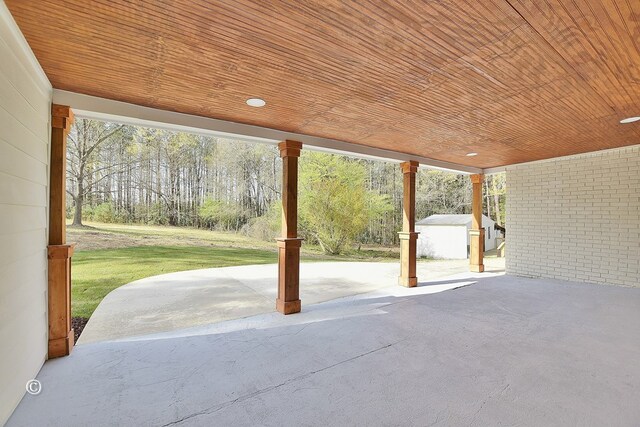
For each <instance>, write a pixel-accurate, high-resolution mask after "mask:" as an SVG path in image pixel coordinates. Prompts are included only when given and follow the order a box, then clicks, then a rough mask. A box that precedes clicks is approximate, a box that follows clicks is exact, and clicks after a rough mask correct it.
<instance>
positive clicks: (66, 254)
mask: <svg viewBox="0 0 640 427" xmlns="http://www.w3.org/2000/svg"><path fill="white" fill-rule="evenodd" d="M73 249H74V245H50V246H48V248H47V258H48V264H49V278H48V282H49V351H48V358H49V359H53V358H54V357H61V356H67V355H69V354H70V353H71V349H72V348H73V344H74V335H73V329H72V328H71V256H72V255H73Z"/></svg>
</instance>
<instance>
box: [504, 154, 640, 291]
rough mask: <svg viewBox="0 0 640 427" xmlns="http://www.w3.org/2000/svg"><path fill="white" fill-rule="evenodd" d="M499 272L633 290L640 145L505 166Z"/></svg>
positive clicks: (638, 277) (638, 249)
mask: <svg viewBox="0 0 640 427" xmlns="http://www.w3.org/2000/svg"><path fill="white" fill-rule="evenodd" d="M506 220H507V224H506V226H507V245H506V249H507V251H506V266H507V274H514V275H519V276H528V277H546V278H554V279H565V280H574V281H581V282H594V283H604V284H612V285H626V286H635V287H640V145H636V146H632V147H626V148H621V149H616V150H607V151H600V152H595V153H588V154H581V155H577V156H570V157H563V158H558V159H552V160H545V161H540V162H533V163H526V164H520V165H513V166H509V167H508V168H507V218H506Z"/></svg>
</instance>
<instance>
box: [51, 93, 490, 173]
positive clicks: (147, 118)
mask: <svg viewBox="0 0 640 427" xmlns="http://www.w3.org/2000/svg"><path fill="white" fill-rule="evenodd" d="M53 102H54V103H56V104H60V105H68V106H70V107H71V108H73V112H74V113H75V115H76V116H77V117H83V118H89V119H96V120H104V121H112V122H118V123H126V124H131V125H137V126H146V127H153V128H159V129H167V130H173V131H179V132H189V133H197V134H202V135H208V136H214V137H218V138H229V139H236V140H242V141H250V142H261V143H277V142H279V141H284V140H286V139H292V140H295V141H300V142H302V143H303V144H304V145H305V146H307V147H309V148H311V149H316V150H319V151H326V152H331V153H337V154H344V155H347V156H352V157H358V158H367V159H375V160H383V161H390V162H406V161H409V160H413V161H416V162H418V163H420V165H421V166H423V167H425V168H429V169H438V170H445V171H450V172H456V173H462V174H476V173H482V169H480V168H474V167H471V166H464V165H459V164H457V163H451V162H444V161H440V160H435V159H430V158H427V157H421V156H413V155H410V154H406V153H400V152H397V151H391V150H384V149H380V148H372V147H367V146H364V145H360V144H353V143H349V142H345V141H339V140H335V139H329V138H320V137H315V136H309V135H303V134H298V133H292V132H284V131H280V130H276V129H270V128H266V127H261V126H253V125H247V124H242V123H234V122H229V121H225V120H217V119H210V118H208V117H201V116H194V115H190V114H182V113H176V112H173V111H167V110H160V109H157V108H149V107H142V106H140V105H135V104H129V103H126V102H120V101H113V100H110V99H106V98H98V97H95V96H89V95H83V94H79V93H75V92H68V91H64V90H59V89H54V91H53Z"/></svg>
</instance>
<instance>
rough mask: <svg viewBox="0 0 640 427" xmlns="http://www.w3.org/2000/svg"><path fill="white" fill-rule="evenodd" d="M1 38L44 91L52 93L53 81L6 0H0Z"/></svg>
mask: <svg viewBox="0 0 640 427" xmlns="http://www.w3.org/2000/svg"><path fill="white" fill-rule="evenodd" d="M0 40H4V41H5V42H6V43H7V44H8V45H9V48H10V49H11V51H13V53H14V54H15V55H16V57H17V58H18V61H20V63H21V64H22V66H23V67H24V68H25V70H26V71H27V73H28V75H29V76H30V77H31V78H32V80H33V82H34V83H35V84H36V85H37V87H38V89H40V90H41V91H42V92H43V93H46V94H49V95H50V94H51V89H52V88H51V83H50V82H49V79H48V78H47V75H46V74H45V73H44V70H43V69H42V67H41V66H40V63H39V62H38V60H37V59H36V56H35V55H34V54H33V51H32V50H31V46H29V43H27V40H26V39H25V38H24V35H23V34H22V32H21V31H20V28H19V27H18V24H16V21H15V20H14V19H13V16H12V15H11V12H9V9H8V8H7V5H6V4H5V2H4V1H2V0H0Z"/></svg>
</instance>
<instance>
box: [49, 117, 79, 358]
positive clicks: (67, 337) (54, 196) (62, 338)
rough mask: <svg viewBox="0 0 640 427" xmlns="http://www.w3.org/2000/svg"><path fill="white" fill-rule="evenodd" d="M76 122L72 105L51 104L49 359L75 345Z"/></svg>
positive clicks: (67, 351)
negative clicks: (70, 156) (70, 209)
mask: <svg viewBox="0 0 640 427" xmlns="http://www.w3.org/2000/svg"><path fill="white" fill-rule="evenodd" d="M72 123H73V112H72V111H71V108H69V107H67V106H64V105H55V104H54V105H52V107H51V161H50V169H49V171H50V172H49V246H48V250H47V258H48V286H49V290H48V308H49V351H48V357H49V359H51V358H54V357H60V356H66V355H68V354H70V353H71V349H72V348H73V344H74V343H73V341H74V337H73V329H72V327H71V256H72V255H73V245H67V237H66V234H67V227H66V201H67V197H66V188H67V136H68V135H69V130H70V129H71V124H72Z"/></svg>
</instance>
